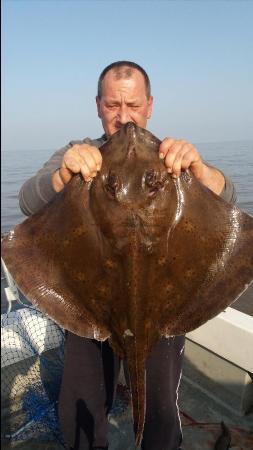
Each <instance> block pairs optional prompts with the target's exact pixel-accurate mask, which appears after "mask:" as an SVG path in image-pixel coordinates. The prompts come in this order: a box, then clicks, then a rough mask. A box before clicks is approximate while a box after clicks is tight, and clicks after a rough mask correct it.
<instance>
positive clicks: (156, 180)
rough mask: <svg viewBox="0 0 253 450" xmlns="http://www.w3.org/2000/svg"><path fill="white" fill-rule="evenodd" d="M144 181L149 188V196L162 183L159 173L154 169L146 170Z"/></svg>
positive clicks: (159, 187)
mask: <svg viewBox="0 0 253 450" xmlns="http://www.w3.org/2000/svg"><path fill="white" fill-rule="evenodd" d="M145 183H146V186H147V187H148V188H149V193H148V195H149V197H154V196H155V195H156V194H157V192H158V191H159V190H160V189H161V188H162V187H163V185H164V183H163V181H162V179H161V174H160V173H159V172H157V171H156V170H155V169H150V170H148V171H147V172H146V175H145Z"/></svg>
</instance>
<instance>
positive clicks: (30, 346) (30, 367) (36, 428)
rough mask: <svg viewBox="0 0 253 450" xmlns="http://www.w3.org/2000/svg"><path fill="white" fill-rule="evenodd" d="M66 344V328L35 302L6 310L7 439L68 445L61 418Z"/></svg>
mask: <svg viewBox="0 0 253 450" xmlns="http://www.w3.org/2000/svg"><path fill="white" fill-rule="evenodd" d="M63 344H64V331H63V330H62V329H61V328H60V327H59V326H57V325H56V324H55V323H54V322H53V321H52V320H50V319H49V318H48V317H46V316H45V315H43V314H42V313H41V312H40V311H38V310H37V309H35V308H34V307H32V306H28V305H25V306H24V307H22V308H20V309H18V310H15V311H11V312H7V313H4V314H1V347H2V356H1V375H2V383H1V397H2V427H1V440H2V442H5V443H7V442H8V441H9V442H13V441H25V442H26V445H27V442H30V443H31V442H32V441H34V442H36V446H33V445H32V444H29V447H24V448H26V449H27V450H28V448H29V450H30V448H39V444H38V443H39V442H43V441H45V442H51V441H52V442H57V443H58V444H59V446H58V447H57V448H64V446H63V439H62V436H61V433H60V431H59V425H58V417H57V402H58V396H59V389H60V384H61V377H62V369H63V356H64V355H63V348H64V346H63ZM6 448H7V447H6ZM8 448H9V447H8Z"/></svg>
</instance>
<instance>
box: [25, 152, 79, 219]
mask: <svg viewBox="0 0 253 450" xmlns="http://www.w3.org/2000/svg"><path fill="white" fill-rule="evenodd" d="M70 147H71V144H68V145H66V146H65V147H63V148H62V149H60V150H58V151H57V152H55V153H54V154H53V156H52V157H51V158H50V159H49V160H48V161H47V162H46V163H45V164H44V166H43V167H42V168H41V169H40V170H39V171H38V172H37V173H36V175H34V176H33V177H32V178H30V179H29V180H27V181H25V183H24V184H23V186H22V187H21V189H20V192H19V206H20V209H21V211H22V212H23V214H25V215H26V216H30V215H31V214H34V213H35V212H37V211H39V210H40V209H41V208H42V207H43V206H44V205H45V204H46V203H48V202H50V200H52V198H53V197H54V196H55V195H56V192H55V190H54V189H53V185H52V175H53V173H54V172H55V171H56V170H57V169H59V168H60V167H61V162H62V157H63V155H64V153H65V152H66V151H67V150H68V149H69V148H70Z"/></svg>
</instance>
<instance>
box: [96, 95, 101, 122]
mask: <svg viewBox="0 0 253 450" xmlns="http://www.w3.org/2000/svg"><path fill="white" fill-rule="evenodd" d="M100 102H101V98H100V97H99V96H98V95H97V96H96V104H97V112H98V117H99V118H100V119H101V113H100Z"/></svg>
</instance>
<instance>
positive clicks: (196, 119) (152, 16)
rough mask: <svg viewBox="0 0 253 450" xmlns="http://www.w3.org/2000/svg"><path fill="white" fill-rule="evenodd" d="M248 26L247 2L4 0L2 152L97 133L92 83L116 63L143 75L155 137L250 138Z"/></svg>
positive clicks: (252, 68) (252, 99)
mask: <svg viewBox="0 0 253 450" xmlns="http://www.w3.org/2000/svg"><path fill="white" fill-rule="evenodd" d="M252 23H253V2H252V1H207V0H205V1H203V2H201V1H189V0H188V1H145V0H143V1H136V0H135V1H117V0H115V1H85V0H83V1H80V0H79V1H75V0H71V1H68V0H67V1H62V0H43V1H40V0H30V1H24V0H16V1H15V0H4V1H2V131H3V133H2V145H3V149H4V150H8V149H10V150H20V151H21V150H22V149H34V150H36V149H43V148H45V149H48V148H49V149H57V148H59V147H61V146H63V145H65V144H66V143H68V142H69V141H70V140H72V139H81V138H83V137H86V136H89V137H92V138H95V137H98V136H99V135H101V134H102V131H103V130H102V127H101V124H100V121H99V119H98V117H97V113H96V108H95V95H96V87H97V78H98V76H99V74H100V72H101V71H102V70H103V68H104V67H105V66H106V65H107V64H110V63H111V62H113V61H116V60H122V59H128V60H132V61H135V62H137V63H139V64H140V65H142V66H143V67H144V68H145V69H146V71H147V72H148V74H149V75H150V78H151V85H152V93H153V95H154V111H153V117H152V119H151V120H150V121H149V124H148V129H149V130H150V131H152V132H153V133H154V134H156V135H157V137H159V138H160V139H162V138H164V137H165V136H173V137H177V138H185V139H188V140H189V141H192V142H216V141H223V140H244V139H245V140H250V139H253V26H252Z"/></svg>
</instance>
